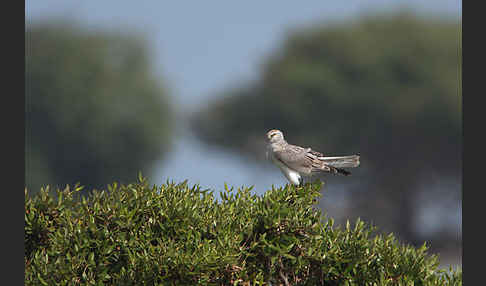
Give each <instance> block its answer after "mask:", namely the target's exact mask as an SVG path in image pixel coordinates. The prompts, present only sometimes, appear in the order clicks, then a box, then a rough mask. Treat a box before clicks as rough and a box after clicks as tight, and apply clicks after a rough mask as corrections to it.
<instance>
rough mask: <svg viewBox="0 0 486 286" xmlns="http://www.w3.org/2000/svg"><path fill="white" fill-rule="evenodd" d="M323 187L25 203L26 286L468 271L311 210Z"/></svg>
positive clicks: (420, 280)
mask: <svg viewBox="0 0 486 286" xmlns="http://www.w3.org/2000/svg"><path fill="white" fill-rule="evenodd" d="M321 185H322V184H321V183H320V182H315V183H312V184H310V183H309V184H306V185H305V186H304V187H294V186H289V185H287V186H285V187H280V188H275V187H273V186H272V189H271V190H268V191H267V192H266V193H265V194H263V195H261V196H259V195H256V194H253V193H252V190H251V188H246V187H245V188H238V189H237V190H233V188H228V187H226V186H225V189H226V190H225V191H222V192H220V193H219V197H217V196H215V194H214V192H213V191H210V190H203V189H201V188H200V187H199V186H198V185H194V186H190V185H189V184H188V183H187V181H185V182H182V183H179V184H175V183H173V182H167V183H166V184H163V185H161V186H155V185H154V186H150V185H149V184H148V182H147V180H146V179H145V178H143V177H142V176H139V179H138V181H137V182H136V183H132V184H128V185H123V184H118V183H116V182H115V183H113V184H111V185H108V186H107V189H106V190H93V191H92V192H89V194H88V195H87V196H81V195H80V192H79V191H80V190H81V189H82V187H81V186H79V185H75V186H74V188H72V187H70V186H67V187H66V188H65V189H64V190H60V189H58V190H56V192H51V191H50V190H49V187H46V188H44V189H42V190H41V191H40V192H37V193H36V194H34V195H31V194H29V192H28V191H27V190H26V191H25V284H26V285H80V284H83V285H197V284H202V285H461V284H462V272H461V270H455V271H453V270H452V269H449V271H446V270H439V269H438V257H437V256H431V255H429V254H427V246H426V245H425V244H424V245H423V246H422V247H420V248H414V247H412V246H409V245H404V244H400V243H399V242H398V241H397V240H396V239H395V237H394V236H393V234H389V235H387V236H383V235H374V228H373V227H372V226H368V225H366V224H365V223H364V222H363V221H360V220H358V221H357V222H356V223H355V224H354V225H350V224H349V223H348V224H346V226H345V227H342V228H341V227H336V226H333V219H331V218H327V217H326V216H325V215H323V214H322V213H321V211H320V210H318V209H316V208H314V204H315V202H316V200H317V198H318V197H319V196H320V195H321V194H320V192H319V190H320V188H321Z"/></svg>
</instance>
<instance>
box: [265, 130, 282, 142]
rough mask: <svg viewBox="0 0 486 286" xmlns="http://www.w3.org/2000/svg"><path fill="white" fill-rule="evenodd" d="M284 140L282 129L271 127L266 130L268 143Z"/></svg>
mask: <svg viewBox="0 0 486 286" xmlns="http://www.w3.org/2000/svg"><path fill="white" fill-rule="evenodd" d="M283 140H284V136H283V133H282V131H280V130H277V129H272V130H270V131H268V132H267V141H268V142H269V143H274V142H280V141H283Z"/></svg>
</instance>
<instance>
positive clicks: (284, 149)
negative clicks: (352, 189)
mask: <svg viewBox="0 0 486 286" xmlns="http://www.w3.org/2000/svg"><path fill="white" fill-rule="evenodd" d="M267 140H268V153H267V154H268V155H269V156H270V158H271V159H272V161H273V163H275V165H277V166H278V167H279V168H280V170H281V171H282V173H283V174H284V175H285V177H286V178H287V179H288V180H289V181H290V182H291V183H293V184H295V185H301V184H302V183H303V180H302V177H303V176H312V175H313V174H315V173H320V172H328V173H332V174H341V175H345V176H347V175H350V174H351V172H349V171H347V170H344V169H342V168H354V167H358V166H359V156H358V155H351V156H337V157H326V156H324V155H323V154H322V153H320V152H317V151H315V150H312V149H311V148H303V147H300V146H296V145H292V144H289V143H287V141H285V139H284V137H283V133H282V131H280V130H276V129H272V130H270V131H268V132H267Z"/></svg>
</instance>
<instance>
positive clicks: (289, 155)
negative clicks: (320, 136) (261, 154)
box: [274, 144, 312, 173]
mask: <svg viewBox="0 0 486 286" xmlns="http://www.w3.org/2000/svg"><path fill="white" fill-rule="evenodd" d="M310 150H311V149H310V148H303V147H300V146H296V145H290V144H289V145H287V146H286V147H285V149H284V150H278V151H275V152H274V155H275V158H276V159H277V160H279V161H280V162H282V163H283V164H285V165H286V166H287V167H289V168H290V169H292V170H295V171H297V172H299V173H310V171H311V169H312V160H311V159H310V158H309V157H308V152H309V151H310Z"/></svg>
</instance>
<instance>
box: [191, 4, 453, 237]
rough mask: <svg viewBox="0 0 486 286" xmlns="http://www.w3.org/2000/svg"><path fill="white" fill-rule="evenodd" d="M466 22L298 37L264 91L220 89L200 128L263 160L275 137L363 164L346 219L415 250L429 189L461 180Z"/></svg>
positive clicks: (407, 16)
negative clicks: (420, 206)
mask: <svg viewBox="0 0 486 286" xmlns="http://www.w3.org/2000/svg"><path fill="white" fill-rule="evenodd" d="M459 22H460V21H456V20H453V19H442V18H437V19H422V18H420V17H418V16H415V15H413V14H411V13H408V12H404V13H403V12H401V13H396V14H386V15H368V16H364V17H361V18H360V19H359V20H357V21H351V22H345V23H329V24H327V25H325V26H312V27H307V28H304V29H302V30H295V31H293V32H292V33H291V34H290V35H289V37H288V38H287V40H286V42H285V43H284V45H283V48H282V49H281V50H279V51H277V52H276V53H274V54H273V55H272V56H271V57H270V58H269V59H268V61H267V62H266V63H265V64H264V65H263V72H262V76H261V80H260V81H258V82H257V83H254V84H253V85H252V86H248V87H243V88H241V87H238V88H233V89H229V90H225V91H223V92H222V97H221V98H220V99H219V100H217V101H216V102H213V103H212V104H210V105H209V106H208V107H207V108H206V109H205V110H202V111H200V112H199V113H198V114H196V115H195V116H194V118H193V120H192V123H193V124H192V125H193V129H194V130H195V132H196V133H197V134H198V136H199V137H200V138H202V139H203V140H204V141H206V142H208V143H211V144H216V145H220V146H223V147H226V148H229V149H231V150H234V151H238V152H242V153H246V154H247V155H250V156H253V157H254V158H256V159H263V158H264V146H263V143H264V141H263V140H264V135H265V133H266V132H267V131H268V130H269V129H272V128H277V129H281V130H283V131H284V134H286V135H287V136H286V138H287V139H288V141H289V142H290V143H294V144H299V145H303V146H312V147H314V148H315V149H317V150H320V151H323V152H324V153H326V152H327V153H328V154H329V155H336V156H337V155H348V154H354V153H358V154H361V167H360V168H358V169H354V170H352V171H353V174H354V175H355V177H354V179H353V181H354V182H359V184H357V186H355V187H352V188H351V193H352V195H353V196H352V198H351V199H350V200H351V203H352V204H353V205H352V206H351V207H350V209H351V211H352V213H351V214H347V215H348V217H349V216H360V217H361V218H364V219H367V220H370V221H373V222H374V223H375V224H376V225H378V227H379V228H380V229H384V230H388V231H394V232H396V233H397V234H398V235H399V236H400V237H401V238H402V239H405V240H407V241H409V242H412V243H416V244H418V243H420V242H418V240H420V238H419V237H418V234H417V232H416V229H415V226H414V223H415V221H416V219H417V216H416V215H417V199H418V197H419V195H420V193H421V192H423V191H425V192H427V189H425V190H424V189H423V188H422V186H423V185H427V184H430V183H432V182H436V181H437V178H439V181H440V180H441V178H454V179H456V180H459V181H460V180H461V178H460V177H461V168H462V167H461V148H462V147H461V144H462V143H461V139H462V129H461V126H462V121H461V116H462V114H461V101H462V95H461V89H460V60H461V57H462V56H461V53H462V52H461V48H460V41H461V39H460V38H461V36H460V34H461V30H460V23H459ZM325 180H326V181H327V180H339V179H335V178H331V177H327V178H326V179H325ZM434 180H435V181H434ZM343 181H344V180H341V181H339V182H343ZM347 181H349V179H347ZM451 192H452V193H453V194H454V196H455V200H456V201H457V200H460V189H457V188H452V189H451V188H446V187H444V188H441V189H440V190H439V191H438V192H436V193H434V195H435V196H434V199H435V200H436V201H440V197H441V196H445V195H446V194H448V193H451ZM453 236H454V235H453ZM454 239H457V236H456V237H454Z"/></svg>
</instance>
